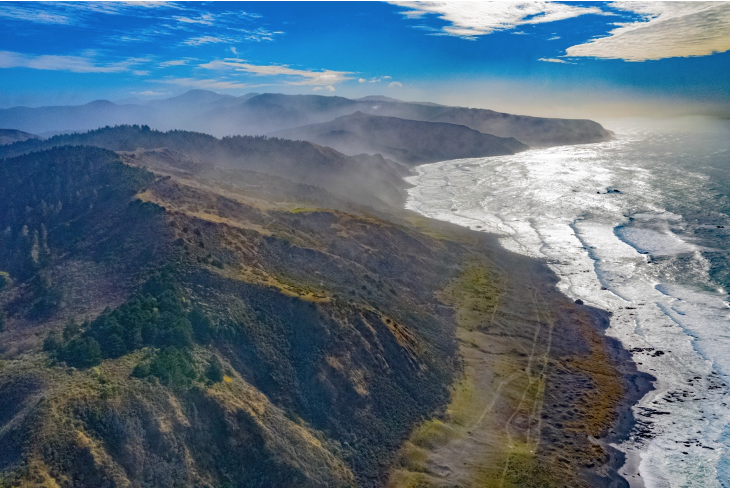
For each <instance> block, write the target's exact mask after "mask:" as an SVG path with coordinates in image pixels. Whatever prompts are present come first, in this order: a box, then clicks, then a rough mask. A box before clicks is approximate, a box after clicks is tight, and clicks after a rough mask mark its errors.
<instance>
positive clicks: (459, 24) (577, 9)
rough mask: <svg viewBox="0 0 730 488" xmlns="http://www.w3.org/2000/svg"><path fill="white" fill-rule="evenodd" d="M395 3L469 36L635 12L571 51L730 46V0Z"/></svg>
mask: <svg viewBox="0 0 730 488" xmlns="http://www.w3.org/2000/svg"><path fill="white" fill-rule="evenodd" d="M391 3H393V4H395V5H399V6H401V7H404V8H406V9H408V10H405V11H404V12H403V15H405V16H406V17H408V18H410V19H420V18H423V17H424V16H427V15H436V16H438V18H440V19H441V20H444V21H446V22H447V23H448V25H445V26H443V27H442V28H440V29H435V28H433V27H429V26H424V25H419V26H415V27H418V28H420V29H423V30H425V31H428V32H429V33H430V34H431V35H448V36H455V37H461V38H462V39H468V40H474V39H476V38H477V37H479V36H485V35H488V34H492V33H493V32H497V31H506V30H512V29H514V28H516V27H518V26H523V25H526V24H542V23H546V22H556V21H559V20H565V19H570V18H573V17H578V16H581V15H586V14H598V15H621V16H623V17H628V16H630V17H632V18H631V21H630V22H624V23H616V24H614V25H615V26H617V28H615V29H613V30H611V31H609V32H608V33H607V35H606V36H604V37H599V38H597V39H591V40H589V41H587V42H585V43H583V44H577V45H575V46H571V47H569V48H567V50H566V55H567V56H568V57H592V58H603V59H623V60H625V61H647V60H656V59H664V58H674V57H691V56H708V55H710V54H713V53H721V52H725V51H728V50H730V2H688V1H681V2H628V1H622V2H614V3H610V4H595V6H590V7H585V6H578V5H573V4H565V3H555V2H543V1H536V2H515V3H508V2H480V3H476V2H475V3H466V2H443V1H426V2H391ZM637 17H638V18H637ZM521 33H522V32H521V31H515V32H513V34H521ZM559 38H560V37H559V36H556V37H552V38H551V39H549V40H555V39H559ZM551 59H555V58H551ZM545 60H546V59H540V61H545ZM552 62H558V61H552Z"/></svg>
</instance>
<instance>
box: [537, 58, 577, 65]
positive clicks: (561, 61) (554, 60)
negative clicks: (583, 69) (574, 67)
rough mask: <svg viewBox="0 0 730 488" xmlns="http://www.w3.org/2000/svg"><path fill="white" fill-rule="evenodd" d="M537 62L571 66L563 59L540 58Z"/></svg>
mask: <svg viewBox="0 0 730 488" xmlns="http://www.w3.org/2000/svg"><path fill="white" fill-rule="evenodd" d="M538 61H544V62H546V63H560V64H573V63H569V62H568V61H566V60H564V59H558V58H540V59H538Z"/></svg>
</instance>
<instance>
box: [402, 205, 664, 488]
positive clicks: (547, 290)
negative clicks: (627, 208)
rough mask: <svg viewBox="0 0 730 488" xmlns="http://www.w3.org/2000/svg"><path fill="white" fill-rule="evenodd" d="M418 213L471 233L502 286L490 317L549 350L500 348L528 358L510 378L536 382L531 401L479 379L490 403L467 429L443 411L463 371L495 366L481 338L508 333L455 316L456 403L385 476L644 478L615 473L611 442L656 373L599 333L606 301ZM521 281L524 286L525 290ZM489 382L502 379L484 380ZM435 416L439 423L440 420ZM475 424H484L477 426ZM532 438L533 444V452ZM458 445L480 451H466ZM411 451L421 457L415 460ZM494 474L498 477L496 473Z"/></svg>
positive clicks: (515, 358) (617, 482)
mask: <svg viewBox="0 0 730 488" xmlns="http://www.w3.org/2000/svg"><path fill="white" fill-rule="evenodd" d="M414 214H416V215H418V217H419V219H426V220H428V221H429V224H428V225H429V226H433V227H435V228H438V229H439V230H440V232H441V233H443V234H444V235H453V236H454V238H456V239H468V240H473V241H476V244H475V245H473V246H472V247H473V248H474V249H475V250H478V251H477V252H478V253H479V254H480V255H482V256H483V257H485V258H486V259H487V260H488V261H489V262H490V263H491V266H492V268H491V269H492V271H493V272H496V273H497V274H499V275H501V276H500V279H503V280H504V281H502V282H501V283H500V284H499V286H500V288H501V293H502V294H503V295H501V300H500V304H499V305H498V306H496V307H495V310H494V311H492V312H491V314H492V318H491V321H492V322H494V317H495V315H496V316H497V317H498V318H499V317H501V323H500V324H496V325H500V326H503V325H507V326H509V327H511V330H510V331H509V333H511V334H514V337H512V338H510V339H511V340H513V342H514V339H517V341H518V342H520V343H521V344H522V345H523V346H527V345H530V347H532V349H531V351H532V352H533V353H535V354H533V355H534V356H535V357H536V358H537V357H538V356H539V357H540V358H543V357H544V362H543V363H541V361H542V359H540V360H539V361H538V360H536V361H533V360H532V359H533V355H531V356H530V357H529V360H528V361H525V358H524V357H522V356H523V355H522V354H519V353H517V354H516V353H515V351H510V350H504V351H502V352H498V354H506V355H504V356H503V358H507V360H508V361H509V362H510V363H511V364H512V367H514V368H517V369H519V367H520V365H523V364H524V365H523V366H522V371H523V372H524V373H523V374H522V375H520V374H519V372H518V374H517V376H516V377H515V378H514V381H513V385H514V387H515V389H518V388H523V387H524V388H525V392H527V391H528V388H527V387H526V386H525V385H528V386H529V385H531V384H532V385H533V386H534V385H541V386H537V389H538V391H536V392H535V394H534V398H533V400H532V401H533V404H534V406H533V407H531V409H530V408H526V407H525V405H523V403H524V402H523V400H524V394H523V396H522V399H520V400H519V402H517V401H516V400H515V399H514V398H512V397H511V395H513V393H514V392H510V389H509V387H508V388H503V383H492V384H491V385H489V384H487V381H486V380H480V382H481V384H482V386H483V388H484V391H483V399H484V400H487V401H489V402H491V404H492V407H491V410H490V411H489V412H488V411H487V409H486V408H485V410H484V413H482V415H481V417H480V419H479V421H480V422H482V423H483V425H480V426H479V427H477V428H475V427H474V425H476V424H475V423H472V424H471V427H470V430H467V431H466V435H464V433H463V432H462V430H463V429H461V425H456V424H455V422H454V419H453V418H450V417H449V415H448V413H449V412H451V411H452V409H453V407H454V403H458V404H459V405H458V406H459V407H462V406H463V389H464V384H465V383H466V382H468V380H469V378H470V376H471V377H474V378H480V377H482V376H489V375H491V374H493V371H492V370H491V369H490V368H492V367H493V366H494V363H489V359H488V354H481V353H480V352H479V350H480V349H482V350H486V352H488V351H489V349H490V348H493V347H497V348H498V347H499V341H497V342H496V343H495V338H497V337H499V338H501V339H504V338H505V336H506V333H505V332H504V330H506V329H503V330H502V331H501V332H495V331H494V330H490V329H493V327H492V326H488V325H484V324H483V325H482V326H478V327H476V328H471V330H467V329H465V328H464V326H463V324H460V325H459V340H460V349H461V355H462V358H463V360H464V364H465V370H464V375H463V376H462V378H460V379H457V381H456V382H455V384H454V389H453V395H452V404H451V405H449V407H447V415H440V416H438V418H437V419H436V420H431V421H427V422H426V423H424V424H422V425H421V426H420V427H418V428H417V429H416V430H415V431H414V434H413V436H412V437H411V439H410V440H409V441H408V442H406V444H405V445H404V448H403V449H402V451H401V455H400V457H399V459H398V461H397V463H396V467H395V468H394V469H393V470H392V471H391V476H390V480H391V486H412V485H413V483H416V482H417V483H422V484H424V486H446V485H450V484H452V485H453V484H458V485H459V486H491V485H494V486H502V485H504V486H510V485H511V486H518V485H522V484H524V483H527V484H528V485H529V484H530V483H533V482H534V481H536V480H540V479H542V480H544V483H547V484H548V485H550V480H554V481H555V482H557V481H558V480H563V481H560V482H561V483H562V482H566V481H565V480H570V482H571V483H572V484H571V486H579V485H583V486H591V487H594V486H596V487H602V486H605V487H615V486H643V483H641V480H640V478H637V477H636V476H634V477H633V478H632V477H631V473H629V475H628V476H624V475H623V474H622V473H624V472H625V470H624V469H622V467H623V466H624V463H625V461H626V456H625V454H624V453H623V452H621V451H619V450H618V449H616V448H615V447H614V445H616V444H618V443H620V442H621V441H622V440H624V439H627V438H628V436H629V435H630V433H631V431H632V430H633V429H634V426H635V425H636V421H635V419H634V416H633V412H632V407H633V406H634V405H635V404H636V403H637V402H638V401H639V400H640V399H641V398H642V397H643V396H644V395H645V394H646V393H647V392H648V391H651V390H652V389H653V386H652V380H653V377H651V376H650V375H647V374H645V373H641V372H639V371H638V370H637V368H636V364H635V363H634V362H633V359H632V357H631V354H630V352H629V351H628V350H626V349H625V348H624V347H623V345H622V344H621V343H620V342H619V341H618V340H617V339H614V338H611V337H609V336H607V335H606V334H605V330H606V328H607V327H608V325H609V318H610V313H609V312H607V311H604V310H599V309H596V308H593V307H589V306H585V305H582V304H576V303H574V302H573V301H572V300H570V299H569V298H568V297H566V296H565V295H564V294H563V293H562V292H560V290H559V289H558V287H557V283H558V277H557V275H556V274H555V273H554V272H553V271H552V270H551V269H550V268H549V267H548V265H547V263H545V262H544V261H543V260H539V259H535V258H531V257H527V256H523V255H520V254H516V253H513V252H511V251H509V250H507V249H504V248H503V247H502V246H501V245H500V244H499V241H498V236H496V235H492V234H487V233H485V232H478V231H473V230H470V229H468V228H465V227H462V226H458V225H456V224H452V223H449V222H445V221H437V220H433V219H429V218H427V217H424V216H421V215H420V214H417V213H415V212H414ZM527 290H529V293H525V292H526V291H527ZM528 298H529V300H528ZM457 310H458V307H457ZM457 314H458V312H457ZM546 326H547V327H546ZM480 336H481V337H482V338H480ZM495 344H496V346H495ZM475 350H476V351H477V352H476V353H475ZM505 351H508V352H507V353H505ZM490 364H491V365H490ZM470 368H472V369H474V368H477V369H476V370H472V369H470ZM478 368H482V370H481V371H479V370H478ZM536 379H538V380H536ZM495 384H498V385H499V388H501V389H500V390H499V391H498V392H497V393H494V392H493V391H491V392H490V390H489V389H490V388H492V390H493V389H494V385H495ZM471 386H474V385H470V387H471ZM476 386H477V391H476V392H471V390H470V394H473V395H474V396H476V397H478V396H479V391H478V387H479V384H477V385H476ZM540 388H542V391H539V390H540ZM490 394H491V396H490ZM513 396H514V395H513ZM500 405H501V407H500ZM485 416H486V417H487V420H486V421H485ZM490 418H493V419H492V420H493V421H492V420H490ZM433 422H438V423H439V424H436V425H437V428H436V427H434V424H433ZM489 422H491V424H490V423H489ZM501 422H506V423H504V424H502V423H501ZM457 423H458V422H457ZM479 428H481V429H482V430H483V431H484V433H480V432H478V429H479ZM495 428H496V429H497V430H500V429H501V430H504V431H506V432H507V433H508V437H509V439H510V440H511V441H512V442H511V443H510V444H509V445H506V446H505V445H500V444H499V441H495V436H497V437H499V436H498V433H495V432H491V433H487V431H488V430H489V429H492V430H494V429H495ZM460 432H461V433H460ZM480 436H481V437H480ZM434 438H435V440H434ZM519 438H521V439H522V440H523V441H524V446H527V447H525V449H524V452H523V453H522V454H520V455H517V454H515V452H514V451H513V449H515V447H516V444H514V439H519ZM424 439H425V440H424ZM485 446H487V447H485ZM529 446H534V452H533V450H532V449H529ZM460 453H463V454H464V455H465V456H471V457H475V458H479V459H472V458H469V459H467V460H466V461H464V459H465V458H464V457H460ZM530 453H532V454H530ZM414 459H418V460H419V461H418V462H415V463H414V461H413V460H414ZM424 459H425V460H424ZM456 460H459V462H458V464H459V466H457V465H456V464H457V463H456ZM480 461H481V463H482V466H481V468H480V466H479V462H480ZM629 461H631V460H629ZM488 463H497V464H499V465H500V470H501V473H496V472H495V471H494V470H492V471H489V470H487V469H486V468H485V466H486V465H487V464H488ZM502 466H503V467H504V469H501V467H502ZM544 466H549V468H543V467H544ZM520 472H523V474H527V477H525V476H522V475H520ZM498 475H499V476H501V478H500V481H499V483H497V482H496V480H495V477H496V476H498ZM530 477H532V479H530ZM485 480H486V481H485Z"/></svg>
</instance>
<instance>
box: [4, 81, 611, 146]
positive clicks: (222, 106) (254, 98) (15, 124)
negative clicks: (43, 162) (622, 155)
mask: <svg viewBox="0 0 730 488" xmlns="http://www.w3.org/2000/svg"><path fill="white" fill-rule="evenodd" d="M106 102H108V101H106ZM95 103H96V102H92V103H90V104H85V105H79V106H55V107H37V108H28V107H13V108H7V109H0V126H5V127H9V128H14V129H18V130H23V131H26V132H31V133H42V132H54V131H67V130H78V131H85V130H93V129H97V128H99V127H104V126H108V125H109V126H111V125H119V124H139V125H149V126H151V127H153V128H156V129H161V130H170V129H185V130H193V131H197V132H205V133H209V134H212V135H216V136H218V137H221V136H225V135H263V134H268V133H271V132H275V131H282V130H286V129H291V128H294V127H297V126H303V125H310V124H315V123H324V122H328V121H331V120H333V119H335V118H337V117H340V116H343V115H349V114H352V113H354V112H357V111H360V112H363V113H367V114H370V115H384V116H390V117H396V118H402V119H409V120H418V121H424V122H443V123H450V124H456V125H465V126H467V127H469V128H471V129H473V130H476V131H479V132H482V133H485V134H491V135H494V136H497V137H514V138H515V139H517V140H519V141H520V142H522V143H524V144H527V145H529V146H546V145H561V144H582V143H590V142H599V141H603V140H607V139H609V138H610V137H611V133H610V132H609V131H606V130H605V129H604V128H603V127H601V125H600V124H598V123H596V122H593V121H590V120H584V119H552V118H544V117H530V116H524V115H512V114H506V113H500V112H495V111H492V110H486V109H474V108H464V107H448V106H444V105H437V104H429V103H418V102H402V101H395V99H393V100H387V101H384V99H383V98H381V97H378V99H377V101H375V100H372V99H369V98H367V97H366V99H364V100H363V99H359V100H351V99H348V98H344V97H337V96H323V95H284V94H276V93H264V94H248V95H244V96H242V97H232V96H229V95H220V94H217V93H215V92H210V91H204V90H200V91H189V92H186V93H185V94H183V95H181V96H178V97H172V98H168V99H162V100H155V101H150V102H147V103H146V104H144V105H135V104H126V105H118V104H113V103H112V102H108V103H105V105H104V107H105V108H104V110H99V109H98V108H96V107H98V106H99V104H98V103H96V104H95Z"/></svg>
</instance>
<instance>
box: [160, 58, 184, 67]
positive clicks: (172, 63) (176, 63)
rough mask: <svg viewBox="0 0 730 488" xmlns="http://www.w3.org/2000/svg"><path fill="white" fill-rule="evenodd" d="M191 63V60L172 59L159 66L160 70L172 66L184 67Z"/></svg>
mask: <svg viewBox="0 0 730 488" xmlns="http://www.w3.org/2000/svg"><path fill="white" fill-rule="evenodd" d="M189 62H190V59H171V60H169V61H163V62H161V63H160V64H159V66H160V68H169V67H170V66H184V65H186V64H188V63H189Z"/></svg>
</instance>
